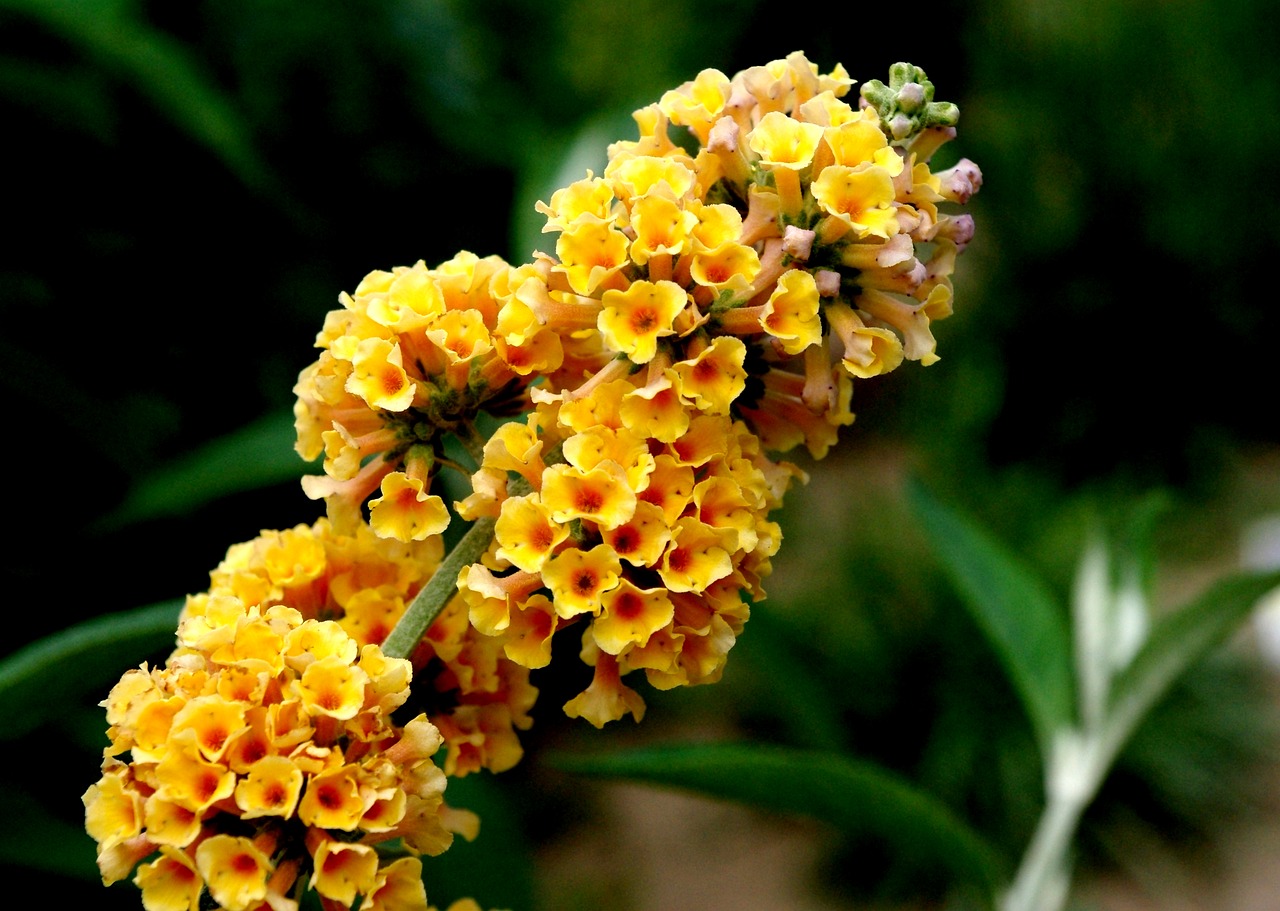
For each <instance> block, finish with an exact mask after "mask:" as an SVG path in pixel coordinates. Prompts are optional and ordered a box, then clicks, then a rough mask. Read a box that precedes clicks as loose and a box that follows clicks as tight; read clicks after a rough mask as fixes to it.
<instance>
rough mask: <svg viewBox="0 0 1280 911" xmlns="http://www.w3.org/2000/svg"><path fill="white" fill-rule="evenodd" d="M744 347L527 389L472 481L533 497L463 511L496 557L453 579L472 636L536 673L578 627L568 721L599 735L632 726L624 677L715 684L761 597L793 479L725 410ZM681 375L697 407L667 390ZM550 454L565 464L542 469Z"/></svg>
mask: <svg viewBox="0 0 1280 911" xmlns="http://www.w3.org/2000/svg"><path fill="white" fill-rule="evenodd" d="M741 349H742V343H741V342H739V341H738V340H737V339H731V338H720V339H717V340H716V341H715V343H713V344H712V345H711V346H709V347H708V348H706V349H705V350H703V351H702V352H700V353H699V354H698V355H696V356H694V357H692V358H689V359H688V360H686V361H682V362H680V363H677V364H674V365H672V366H671V367H668V368H666V370H665V371H664V372H658V371H647V372H645V371H642V372H638V373H636V374H634V375H627V373H626V372H625V371H622V375H621V376H619V377H617V378H615V379H611V380H607V381H605V382H603V383H598V384H594V385H592V386H591V387H590V389H589V390H588V389H586V388H585V387H584V388H583V389H579V390H577V391H576V392H574V393H562V394H551V393H543V394H541V395H539V394H538V390H535V397H536V398H538V399H539V404H538V407H537V409H536V410H535V411H534V412H533V413H532V414H531V415H530V417H529V419H528V421H527V422H525V423H514V422H513V423H509V424H506V425H504V426H503V427H501V428H500V429H499V430H498V432H497V433H495V434H494V436H493V438H492V439H491V440H490V441H489V443H488V445H486V446H485V450H484V459H483V463H482V466H481V468H480V470H479V471H478V472H477V476H478V477H480V478H483V477H484V476H485V475H491V476H492V477H493V480H494V483H484V482H477V485H476V486H477V488H478V489H481V490H499V491H501V490H503V489H504V488H503V482H504V481H505V479H506V477H507V473H508V472H515V473H516V474H517V475H518V477H519V478H520V480H521V481H523V484H522V485H521V487H522V489H524V488H527V489H528V490H529V492H528V493H525V494H519V495H511V496H503V497H495V498H492V499H490V498H475V497H473V498H472V502H470V503H468V504H465V505H466V506H468V507H469V508H471V509H473V510H479V509H488V510H494V509H496V522H495V527H494V531H495V545H496V546H495V549H494V550H493V552H492V553H491V554H489V555H487V556H486V558H485V559H484V561H482V562H478V563H475V564H472V565H471V566H469V567H466V568H464V569H463V570H462V571H461V573H460V575H459V578H458V586H459V589H460V590H461V591H462V593H463V596H464V597H465V598H466V601H467V605H468V608H469V616H470V621H471V624H472V625H473V626H474V627H475V628H476V629H478V630H480V631H481V632H482V633H486V634H488V635H491V636H495V637H498V638H499V639H500V640H501V641H502V642H503V647H504V651H505V654H506V656H507V657H508V658H510V659H511V660H513V661H516V662H518V663H520V664H522V665H524V666H525V667H529V668H538V667H543V666H545V665H547V664H548V663H549V662H550V660H551V640H552V635H553V634H554V633H555V632H556V631H557V630H559V629H563V628H564V627H566V626H569V625H573V624H575V623H577V622H578V621H580V620H586V621H587V623H586V627H585V630H584V632H583V644H582V653H581V654H582V658H583V660H584V661H586V662H587V663H588V664H591V665H593V666H594V668H595V672H594V676H593V680H592V683H591V685H590V686H589V687H588V688H587V690H586V691H584V692H583V693H582V694H581V695H579V696H578V697H577V698H575V699H573V700H571V701H570V702H569V703H568V704H567V705H566V706H565V710H566V712H568V713H569V714H570V715H572V716H581V717H584V718H586V719H588V720H589V721H591V722H592V723H593V724H595V725H596V726H597V727H599V726H603V725H604V723H605V722H607V721H612V720H616V719H618V718H620V717H622V716H623V715H624V714H627V713H630V714H632V715H633V716H634V717H635V718H636V719H637V720H639V718H640V717H641V716H642V715H643V711H644V703H643V701H642V700H641V697H640V695H639V694H638V693H636V692H635V691H634V690H632V689H631V688H629V687H626V686H625V685H623V684H622V683H621V681H620V676H621V675H623V674H626V673H627V672H629V671H632V670H637V669H643V670H644V671H645V673H646V675H647V677H648V680H649V681H650V683H652V684H653V685H655V686H657V687H658V688H661V689H668V688H671V687H674V686H680V685H689V684H699V683H709V682H712V681H714V680H717V679H719V677H720V672H721V670H722V668H723V666H724V661H725V658H726V656H727V653H728V651H729V649H730V648H731V647H732V646H733V644H734V642H735V641H736V637H737V635H738V634H739V633H740V632H741V631H742V628H743V624H744V623H745V622H746V620H747V617H748V613H749V607H748V604H747V602H746V601H745V600H744V598H743V592H744V591H745V592H747V593H749V594H750V595H751V596H752V597H754V598H756V599H759V598H761V597H763V594H764V592H763V590H762V589H761V587H760V580H761V579H762V578H763V577H764V576H765V575H767V574H768V572H769V569H770V564H769V559H770V557H772V556H773V555H774V553H776V551H777V548H778V544H779V542H780V541H781V530H780V529H779V527H778V525H777V523H775V522H772V521H770V520H769V519H768V513H769V511H770V510H772V509H774V508H776V507H777V506H778V505H780V504H781V501H782V495H783V493H784V492H785V490H786V487H787V486H788V484H789V483H790V480H791V478H792V477H793V476H794V475H795V474H796V473H797V470H796V469H794V468H793V467H792V466H786V465H778V464H775V463H774V462H772V461H770V460H769V459H768V458H767V457H766V456H765V454H764V453H763V451H762V450H761V448H760V444H759V440H758V439H757V438H756V437H755V436H754V435H753V434H752V433H750V431H748V430H747V428H746V426H745V425H744V424H743V423H742V422H741V421H737V420H734V419H733V418H732V417H731V416H730V415H729V413H728V401H729V400H730V398H731V397H732V395H733V394H734V390H735V389H740V388H741V386H742V384H743V376H744V375H743V373H742V369H741V354H742V351H741ZM735 353H736V355H737V357H736V359H735V357H734V354H735ZM615 363H622V362H618V361H615ZM651 363H656V361H655V362H651ZM604 375H607V372H602V373H601V374H599V376H604ZM682 376H683V377H688V382H687V383H683V384H682V388H683V389H684V390H686V391H687V392H689V394H690V395H691V397H692V390H694V389H697V390H699V393H698V395H697V401H698V402H701V403H702V407H701V408H699V407H697V406H690V405H689V404H688V403H687V402H686V401H684V400H683V399H682V396H681V395H680V394H679V393H677V392H676V391H675V388H676V387H675V386H674V385H673V379H672V378H673V377H674V378H675V382H677V383H678V382H681V381H680V379H679V378H680V377H682ZM550 449H554V450H555V451H557V452H559V453H560V454H561V456H562V459H563V461H556V462H554V463H553V464H550V465H548V464H546V460H545V459H544V458H543V455H542V454H543V452H544V451H545V450H550Z"/></svg>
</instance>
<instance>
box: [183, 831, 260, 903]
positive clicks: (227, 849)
mask: <svg viewBox="0 0 1280 911" xmlns="http://www.w3.org/2000/svg"><path fill="white" fill-rule="evenodd" d="M196 868H197V869H198V870H199V871H200V875H201V876H202V877H203V878H204V881H205V883H206V884H207V885H208V887H209V895H210V897H211V898H212V899H213V900H214V901H215V902H217V903H218V904H219V905H221V906H222V907H223V908H225V909H226V911H247V909H249V908H253V907H256V906H257V903H258V902H260V901H262V900H263V899H265V898H266V897H267V876H268V875H270V873H271V860H270V858H268V857H267V855H265V854H263V853H262V851H260V850H259V849H258V848H257V847H256V846H255V845H254V843H253V842H252V841H250V840H249V839H247V838H240V837H236V836H232V835H214V836H213V837H212V838H208V839H206V840H204V841H202V842H201V843H200V847H198V848H196Z"/></svg>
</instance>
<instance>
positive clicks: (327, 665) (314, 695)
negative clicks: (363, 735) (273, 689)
mask: <svg viewBox="0 0 1280 911" xmlns="http://www.w3.org/2000/svg"><path fill="white" fill-rule="evenodd" d="M348 641H350V640H348ZM368 679H369V678H368V675H367V674H365V672H364V671H363V670H361V669H360V668H358V667H353V666H352V665H351V662H350V661H349V660H347V661H344V660H343V659H342V658H341V657H339V656H337V655H331V656H329V657H326V658H321V659H319V660H317V661H313V662H311V663H310V664H308V665H307V668H306V670H304V671H303V672H302V677H301V678H300V679H299V680H298V681H297V683H296V684H295V692H296V693H297V694H298V697H299V698H300V699H301V700H302V704H303V706H304V707H305V708H306V709H307V711H308V712H310V713H311V714H313V715H325V716H328V717H329V718H337V719H340V720H341V719H348V718H353V717H355V714H356V713H357V712H358V711H360V707H361V706H362V705H363V704H364V687H365V684H366V683H367V682H368Z"/></svg>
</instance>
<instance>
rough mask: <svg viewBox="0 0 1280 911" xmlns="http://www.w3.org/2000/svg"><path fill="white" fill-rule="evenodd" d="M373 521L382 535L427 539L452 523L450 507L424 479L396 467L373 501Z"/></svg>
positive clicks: (370, 518) (414, 539) (371, 503)
mask: <svg viewBox="0 0 1280 911" xmlns="http://www.w3.org/2000/svg"><path fill="white" fill-rule="evenodd" d="M369 524H370V525H371V526H373V530H374V531H376V532H377V533H378V536H379V537H383V538H395V539H396V540H397V541H423V540H426V539H427V538H429V537H431V536H432V535H438V534H440V532H442V531H444V530H445V529H446V528H447V527H448V526H449V511H448V509H447V508H446V507H445V505H444V500H442V499H440V498H439V497H438V496H436V495H435V494H432V493H427V491H426V488H425V485H424V484H423V482H422V480H421V479H419V478H411V477H409V476H408V475H406V474H405V473H404V472H401V471H393V472H391V473H390V474H388V475H387V476H386V477H384V478H383V479H382V496H380V497H378V498H377V499H375V500H370V501H369Z"/></svg>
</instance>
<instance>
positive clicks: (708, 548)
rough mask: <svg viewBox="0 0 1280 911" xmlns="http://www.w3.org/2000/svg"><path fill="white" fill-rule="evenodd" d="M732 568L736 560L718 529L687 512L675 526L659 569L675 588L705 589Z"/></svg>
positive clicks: (668, 586) (681, 590)
mask: <svg viewBox="0 0 1280 911" xmlns="http://www.w3.org/2000/svg"><path fill="white" fill-rule="evenodd" d="M731 572H733V561H732V560H730V559H729V552H728V551H727V550H726V549H725V547H724V537H723V536H722V535H721V534H720V532H719V531H717V530H716V529H714V528H712V527H711V526H709V525H705V524H703V523H702V522H700V521H698V520H697V519H695V518H692V517H688V516H686V517H685V518H682V519H680V520H679V521H678V522H676V526H675V528H674V529H672V535H671V543H670V544H669V545H668V546H667V551H666V553H664V554H663V555H662V565H661V566H659V567H658V573H659V575H661V576H662V581H663V582H665V583H666V586H667V588H669V589H670V590H671V591H673V592H696V591H702V590H703V589H705V588H706V587H707V586H708V585H710V584H711V583H712V582H714V581H716V580H717V579H722V578H724V577H725V576H727V575H729V573H731Z"/></svg>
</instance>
